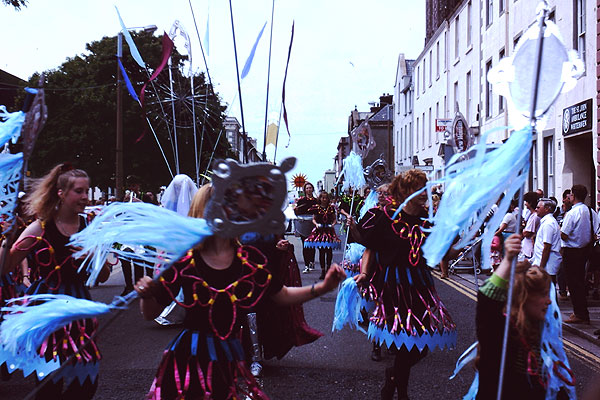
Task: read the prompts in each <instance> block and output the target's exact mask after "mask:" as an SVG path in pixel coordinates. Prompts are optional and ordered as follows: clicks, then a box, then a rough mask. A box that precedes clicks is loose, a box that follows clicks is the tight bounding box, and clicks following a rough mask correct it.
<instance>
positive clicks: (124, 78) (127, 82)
mask: <svg viewBox="0 0 600 400" xmlns="http://www.w3.org/2000/svg"><path fill="white" fill-rule="evenodd" d="M117 61H118V62H119V68H120V69H121V75H122V76H123V80H124V81H125V86H127V91H128V92H129V94H130V95H131V97H133V99H134V100H135V101H137V102H138V103H139V102H140V99H139V98H138V95H137V93H136V92H135V90H134V89H133V85H131V81H130V80H129V77H128V76H127V72H126V71H125V67H123V63H122V62H121V58H120V57H117Z"/></svg>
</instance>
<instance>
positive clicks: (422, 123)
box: [421, 113, 425, 150]
mask: <svg viewBox="0 0 600 400" xmlns="http://www.w3.org/2000/svg"><path fill="white" fill-rule="evenodd" d="M421 125H422V126H423V129H422V130H421V135H422V136H421V138H422V140H421V148H422V149H423V150H425V113H423V116H422V117H421Z"/></svg>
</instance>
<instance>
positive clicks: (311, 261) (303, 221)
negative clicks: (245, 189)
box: [294, 182, 317, 274]
mask: <svg viewBox="0 0 600 400" xmlns="http://www.w3.org/2000/svg"><path fill="white" fill-rule="evenodd" d="M303 189H304V196H302V197H300V198H299V199H298V201H297V202H296V206H295V207H294V213H295V214H296V216H297V217H298V219H297V220H296V221H295V222H294V226H295V228H296V234H297V235H298V236H300V239H301V240H302V257H303V258H304V270H303V271H302V273H304V274H307V273H308V272H310V271H311V270H313V269H315V248H314V247H304V241H305V240H306V238H307V237H308V236H309V235H310V233H311V232H312V229H313V223H312V214H313V213H312V211H309V210H311V209H312V207H314V206H316V205H317V198H316V197H315V196H314V192H315V187H314V186H313V184H312V183H310V182H306V183H305V184H304V188H303Z"/></svg>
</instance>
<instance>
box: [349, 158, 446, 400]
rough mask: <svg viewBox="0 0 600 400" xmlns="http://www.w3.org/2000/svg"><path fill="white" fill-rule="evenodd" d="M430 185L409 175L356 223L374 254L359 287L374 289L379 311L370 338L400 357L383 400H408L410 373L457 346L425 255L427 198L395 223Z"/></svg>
mask: <svg viewBox="0 0 600 400" xmlns="http://www.w3.org/2000/svg"><path fill="white" fill-rule="evenodd" d="M426 182H427V177H426V175H425V173H424V172H422V171H420V170H416V169H413V170H409V171H407V172H405V173H404V174H401V175H398V176H396V177H395V178H394V180H393V181H392V183H391V184H390V186H389V189H388V191H389V194H390V196H391V199H392V201H391V202H390V203H389V204H386V205H384V206H383V207H382V208H381V209H379V208H373V209H371V210H369V211H368V212H367V214H366V215H365V216H364V217H363V218H362V220H361V221H360V222H359V223H358V230H359V233H360V243H361V244H362V245H364V246H365V247H366V248H367V251H366V252H365V254H367V252H369V253H370V254H371V256H370V257H369V259H370V260H369V261H366V260H364V259H363V262H362V264H361V268H363V269H362V270H361V273H360V274H359V275H357V276H356V277H355V280H356V282H357V284H361V285H365V284H368V285H369V286H371V287H373V288H374V292H375V293H374V297H375V298H374V300H375V304H376V305H375V310H374V312H373V313H372V315H371V318H370V324H369V329H368V337H369V339H370V340H372V341H375V342H377V343H379V344H380V345H381V344H385V345H387V346H388V347H390V346H392V345H394V346H395V347H396V348H397V349H398V351H397V353H396V357H395V360H394V366H393V367H392V368H388V369H387V370H386V372H385V384H384V386H383V388H382V390H381V398H382V399H392V398H394V393H395V392H396V391H397V392H398V398H399V399H405V398H407V397H408V378H409V374H410V369H411V368H412V367H413V366H414V365H415V364H417V363H418V362H419V361H420V360H421V359H422V358H423V357H425V355H426V354H427V351H428V348H429V350H433V349H435V347H438V346H439V347H440V349H442V348H444V347H445V346H448V347H452V346H453V345H454V344H455V342H456V331H455V328H456V326H455V324H454V322H453V321H452V319H451V317H450V315H449V314H448V311H447V310H446V308H445V307H444V304H443V303H442V301H441V299H440V297H439V296H438V294H437V293H436V291H435V287H434V284H433V278H432V276H431V272H430V270H429V267H427V265H426V262H425V259H424V257H423V254H422V250H421V245H422V244H423V242H424V241H425V232H424V230H423V228H425V223H424V221H423V217H426V214H425V209H424V205H425V202H426V199H427V198H426V194H424V193H423V194H421V195H419V196H417V197H415V198H414V199H412V200H411V201H409V202H408V203H407V204H406V206H405V207H404V209H402V211H401V212H400V214H399V215H398V217H397V218H396V219H393V215H394V213H395V211H396V209H397V207H398V205H399V204H400V203H402V202H403V201H404V200H405V199H406V198H407V197H408V196H410V195H411V194H412V193H414V192H416V191H417V190H419V189H421V188H422V187H423V186H424V185H425V183H426Z"/></svg>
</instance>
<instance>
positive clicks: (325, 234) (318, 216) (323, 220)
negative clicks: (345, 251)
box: [304, 190, 341, 279]
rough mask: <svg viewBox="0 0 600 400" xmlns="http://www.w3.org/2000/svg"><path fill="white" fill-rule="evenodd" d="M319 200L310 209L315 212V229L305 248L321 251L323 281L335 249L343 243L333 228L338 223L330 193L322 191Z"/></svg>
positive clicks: (320, 260)
mask: <svg viewBox="0 0 600 400" xmlns="http://www.w3.org/2000/svg"><path fill="white" fill-rule="evenodd" d="M318 200H319V204H318V205H316V206H313V207H312V208H311V209H310V211H312V212H313V225H314V226H315V228H314V229H313V230H312V233H311V234H310V236H309V237H307V238H306V240H305V241H304V247H309V248H318V249H319V263H320V264H321V276H320V277H319V279H323V278H325V274H326V273H327V270H328V269H329V266H330V265H331V261H332V258H333V249H339V248H340V246H341V241H340V238H339V237H338V236H337V235H336V233H335V229H334V227H333V226H334V225H335V221H336V212H335V207H334V205H333V204H331V198H330V197H329V193H327V192H326V191H324V190H322V191H321V192H320V193H319V199H318Z"/></svg>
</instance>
